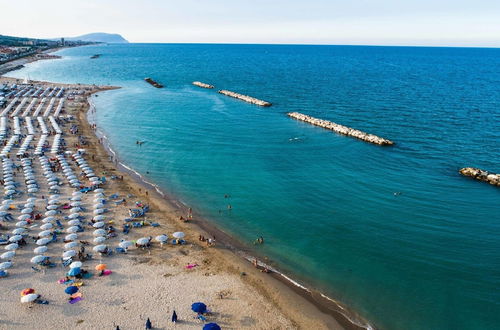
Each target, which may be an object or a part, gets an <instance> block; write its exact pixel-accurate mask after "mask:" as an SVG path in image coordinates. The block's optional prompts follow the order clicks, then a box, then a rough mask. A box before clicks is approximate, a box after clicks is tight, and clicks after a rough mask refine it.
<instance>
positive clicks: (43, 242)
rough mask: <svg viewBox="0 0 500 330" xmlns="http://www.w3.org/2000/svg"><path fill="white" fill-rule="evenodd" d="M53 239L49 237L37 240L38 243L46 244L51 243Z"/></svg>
mask: <svg viewBox="0 0 500 330" xmlns="http://www.w3.org/2000/svg"><path fill="white" fill-rule="evenodd" d="M50 241H51V239H49V238H40V239H39V240H38V241H36V245H45V244H47V243H49V242H50Z"/></svg>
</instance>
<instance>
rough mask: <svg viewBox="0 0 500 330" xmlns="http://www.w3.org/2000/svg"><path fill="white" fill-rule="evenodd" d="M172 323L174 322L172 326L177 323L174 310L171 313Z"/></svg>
mask: <svg viewBox="0 0 500 330" xmlns="http://www.w3.org/2000/svg"><path fill="white" fill-rule="evenodd" d="M172 322H174V324H176V323H177V313H176V312H175V309H174V312H173V313H172Z"/></svg>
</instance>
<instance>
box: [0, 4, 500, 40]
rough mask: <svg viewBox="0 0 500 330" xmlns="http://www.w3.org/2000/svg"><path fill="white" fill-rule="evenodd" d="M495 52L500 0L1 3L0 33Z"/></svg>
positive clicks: (32, 35) (499, 34)
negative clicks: (483, 48) (99, 34)
mask: <svg viewBox="0 0 500 330" xmlns="http://www.w3.org/2000/svg"><path fill="white" fill-rule="evenodd" d="M89 32H110V33H120V34H122V35H123V36H124V37H125V38H127V39H128V40H130V41H131V42H227V43H305V44H368V45H443V46H495V47H500V0H495V1H493V0H468V1H466V0H453V1H452V0H406V1H405V0H399V1H398V0H307V1H306V0H303V1H298V0H269V1H265V0H247V1H244V0H180V1H173V0H82V1H76V0H27V1H26V0H24V1H15V0H0V34H7V35H17V36H29V37H39V38H46V37H61V36H76V35H80V34H85V33H89Z"/></svg>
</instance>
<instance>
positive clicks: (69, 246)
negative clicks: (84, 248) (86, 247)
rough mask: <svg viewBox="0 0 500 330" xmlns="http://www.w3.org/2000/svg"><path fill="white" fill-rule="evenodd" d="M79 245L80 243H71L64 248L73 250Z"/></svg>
mask: <svg viewBox="0 0 500 330" xmlns="http://www.w3.org/2000/svg"><path fill="white" fill-rule="evenodd" d="M78 245H79V244H78V242H69V243H66V244H64V248H65V249H73V248H76V247H77V246H78Z"/></svg>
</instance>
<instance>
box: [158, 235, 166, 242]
mask: <svg viewBox="0 0 500 330" xmlns="http://www.w3.org/2000/svg"><path fill="white" fill-rule="evenodd" d="M155 240H157V241H158V242H160V243H165V242H166V241H167V240H168V236H167V235H158V236H156V237H155Z"/></svg>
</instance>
